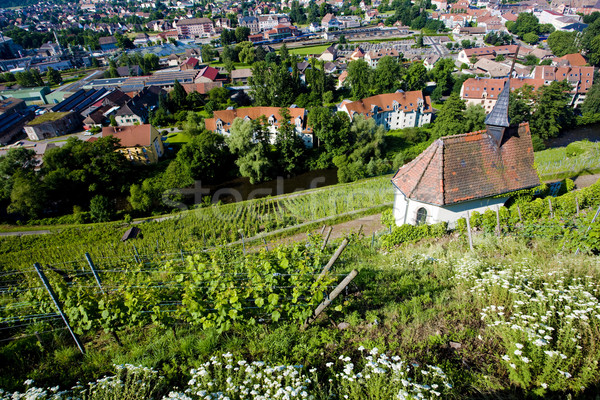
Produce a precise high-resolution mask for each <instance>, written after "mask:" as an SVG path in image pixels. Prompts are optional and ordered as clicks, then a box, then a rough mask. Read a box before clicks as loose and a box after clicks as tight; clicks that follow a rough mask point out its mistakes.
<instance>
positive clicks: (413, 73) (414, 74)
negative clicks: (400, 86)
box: [404, 62, 427, 90]
mask: <svg viewBox="0 0 600 400" xmlns="http://www.w3.org/2000/svg"><path fill="white" fill-rule="evenodd" d="M404 82H405V84H406V89H407V90H423V88H425V83H426V82H427V69H426V68H425V66H424V65H423V64H422V63H420V62H414V63H412V64H411V65H410V67H408V70H407V71H406V75H405V76H404Z"/></svg>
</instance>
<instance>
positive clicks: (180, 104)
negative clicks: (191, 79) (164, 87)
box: [169, 79, 187, 110]
mask: <svg viewBox="0 0 600 400" xmlns="http://www.w3.org/2000/svg"><path fill="white" fill-rule="evenodd" d="M186 97H187V92H186V91H185V89H184V88H183V86H181V83H179V81H178V80H177V79H175V82H174V84H173V90H172V91H171V93H169V100H170V102H171V103H172V104H173V105H174V107H175V109H177V110H181V109H184V108H186V104H185V99H186Z"/></svg>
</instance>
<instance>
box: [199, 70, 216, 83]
mask: <svg viewBox="0 0 600 400" xmlns="http://www.w3.org/2000/svg"><path fill="white" fill-rule="evenodd" d="M218 76H219V70H218V69H216V68H214V67H204V68H202V69H201V70H200V72H198V75H196V79H194V83H206V82H215V81H216V80H217V77H218Z"/></svg>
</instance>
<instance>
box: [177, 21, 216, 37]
mask: <svg viewBox="0 0 600 400" xmlns="http://www.w3.org/2000/svg"><path fill="white" fill-rule="evenodd" d="M176 28H177V33H178V34H179V36H181V37H184V38H197V37H210V36H212V35H213V34H214V33H215V28H214V26H213V23H212V21H211V20H210V19H208V18H188V19H181V20H179V21H177V23H176Z"/></svg>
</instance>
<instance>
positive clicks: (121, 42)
mask: <svg viewBox="0 0 600 400" xmlns="http://www.w3.org/2000/svg"><path fill="white" fill-rule="evenodd" d="M115 38H116V39H117V47H119V48H120V49H123V50H127V49H135V45H134V44H133V42H132V41H131V39H129V38H128V37H127V36H123V35H121V34H120V33H117V34H116V35H115Z"/></svg>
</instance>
